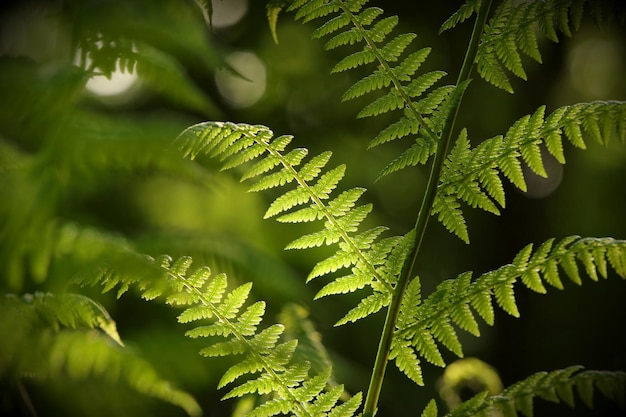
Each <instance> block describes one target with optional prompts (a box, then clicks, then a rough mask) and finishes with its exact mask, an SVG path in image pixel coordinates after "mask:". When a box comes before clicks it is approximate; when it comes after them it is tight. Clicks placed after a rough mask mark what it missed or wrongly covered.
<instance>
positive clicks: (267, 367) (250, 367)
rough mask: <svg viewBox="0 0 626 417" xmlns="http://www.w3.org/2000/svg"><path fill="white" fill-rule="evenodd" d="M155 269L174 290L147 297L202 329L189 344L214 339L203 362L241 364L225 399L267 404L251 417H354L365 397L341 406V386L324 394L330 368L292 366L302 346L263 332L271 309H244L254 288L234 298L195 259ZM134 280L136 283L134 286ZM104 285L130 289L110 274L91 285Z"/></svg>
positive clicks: (155, 289) (280, 329)
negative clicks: (229, 359)
mask: <svg viewBox="0 0 626 417" xmlns="http://www.w3.org/2000/svg"><path fill="white" fill-rule="evenodd" d="M153 262H154V264H156V265H158V266H159V268H161V269H162V270H164V271H165V272H166V274H167V284H168V285H166V286H155V285H153V284H152V285H151V286H150V288H149V289H148V290H147V291H145V292H144V293H143V297H144V298H146V299H154V298H157V297H162V298H164V299H165V302H166V303H167V304H169V305H171V306H173V307H184V310H183V311H182V312H181V313H180V314H179V315H178V322H179V323H196V322H200V323H203V324H202V325H200V324H199V325H197V327H194V328H192V329H190V330H188V331H187V332H186V333H185V335H186V336H187V337H190V338H199V337H202V338H210V340H211V344H210V345H209V346H207V347H205V348H203V349H202V350H201V351H200V354H201V355H202V356H206V357H225V356H232V355H234V356H236V357H237V362H236V363H235V364H234V365H232V366H231V367H230V368H228V369H227V370H226V372H225V373H224V375H223V376H222V377H221V379H220V381H219V383H218V388H223V387H225V386H227V385H230V384H237V385H236V386H235V387H233V388H231V389H230V391H228V392H227V393H226V394H225V395H224V397H223V399H229V398H238V397H243V396H246V395H250V394H258V395H263V396H267V397H268V400H267V401H265V402H263V403H261V404H259V405H258V406H257V407H256V408H254V409H252V410H250V412H249V413H248V415H253V416H274V415H278V414H285V413H288V412H290V413H293V414H294V415H297V416H315V415H322V414H325V413H331V415H342V416H352V415H354V412H355V411H356V409H357V408H358V407H359V405H360V402H361V394H357V395H355V396H354V397H352V398H351V399H349V400H347V401H346V402H344V403H342V404H339V405H338V404H337V402H338V401H339V399H340V398H341V396H342V394H343V392H344V389H343V386H342V385H335V386H334V387H332V388H330V389H329V390H327V391H326V392H323V391H324V390H325V387H326V386H327V384H328V382H329V380H330V379H331V368H330V366H327V367H326V368H325V369H324V370H323V371H321V372H318V373H317V374H315V375H313V376H309V371H310V368H311V365H310V363H309V362H308V361H304V360H302V361H295V360H293V359H294V353H295V351H296V348H297V345H298V340H297V339H290V340H281V339H284V338H283V337H282V336H283V333H284V331H285V326H284V325H282V324H273V325H271V326H269V327H266V328H265V329H262V330H261V329H259V328H258V325H259V324H260V323H261V321H262V319H263V315H264V314H265V302H263V301H257V302H255V303H252V304H250V305H248V306H246V307H244V304H245V303H246V301H247V300H248V298H249V296H250V290H251V288H252V284H251V283H246V284H243V285H240V286H238V287H235V288H233V289H230V290H229V288H228V287H229V285H228V280H227V277H226V275H225V274H223V273H222V274H219V275H217V276H215V277H212V276H211V270H210V269H209V268H208V267H206V266H203V267H199V268H197V269H195V270H193V271H190V267H191V264H192V259H191V258H190V257H182V258H178V259H177V260H175V261H173V260H172V258H171V257H169V256H161V257H159V258H158V259H156V260H154V261H153ZM136 279H137V277H136V276H134V277H133V278H132V280H133V281H134V280H136ZM148 280H149V278H144V279H140V280H139V282H140V285H141V286H144V285H146V283H147V282H148ZM100 282H104V283H105V289H110V288H113V287H114V286H116V285H121V287H122V288H124V289H125V288H127V287H128V285H129V281H128V280H127V279H125V276H124V275H119V274H115V273H105V274H102V275H101V276H99V277H98V276H96V277H94V278H92V279H90V280H89V281H88V283H90V284H99V283H100ZM118 294H119V292H118ZM214 336H219V337H220V338H221V339H220V340H221V341H216V340H215V339H214V338H213V337H214ZM246 377H247V379H246Z"/></svg>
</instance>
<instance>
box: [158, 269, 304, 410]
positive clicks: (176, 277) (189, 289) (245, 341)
mask: <svg viewBox="0 0 626 417" xmlns="http://www.w3.org/2000/svg"><path fill="white" fill-rule="evenodd" d="M168 275H170V276H171V277H172V278H173V279H174V280H175V281H177V282H180V283H182V285H183V286H184V288H185V289H186V290H187V292H189V293H193V294H195V295H196V296H197V297H198V299H199V300H200V302H201V303H202V305H204V306H205V307H208V308H209V309H210V310H211V313H213V314H214V315H215V317H216V318H217V319H218V320H219V321H221V322H223V323H225V324H226V325H227V326H228V328H229V329H230V331H231V333H232V334H233V335H234V336H235V337H236V338H237V340H239V341H240V342H242V343H243V344H244V345H246V346H247V348H248V352H251V353H252V354H253V355H254V357H255V358H256V359H257V360H259V361H260V362H261V363H262V364H263V368H264V369H265V371H266V372H267V373H268V374H270V375H271V376H272V378H273V379H274V380H276V381H278V382H279V383H280V385H281V387H282V389H283V394H285V395H286V396H287V397H288V398H289V400H290V401H292V402H293V403H294V404H296V405H297V407H298V408H299V409H300V411H301V412H302V413H303V414H301V415H304V416H309V417H314V416H313V415H311V414H310V413H309V410H308V409H307V407H306V406H305V405H304V404H302V402H301V401H300V400H298V398H297V397H296V396H295V395H294V394H293V392H292V391H291V389H290V388H289V385H288V384H287V382H285V381H284V380H283V378H282V377H281V376H280V375H279V374H277V373H276V372H274V369H273V367H272V365H271V364H270V363H269V362H268V361H267V359H266V358H265V357H264V356H263V355H261V354H259V352H258V351H257V350H256V349H255V347H254V346H253V344H252V343H250V341H249V340H248V339H247V338H246V337H245V336H244V335H243V334H242V333H241V332H240V331H239V330H238V328H237V326H235V325H234V324H233V323H232V322H231V321H230V320H229V319H228V318H227V317H226V316H224V315H223V314H221V312H220V311H219V309H218V308H217V307H215V305H214V304H213V303H211V301H210V300H209V299H208V297H207V296H206V295H205V294H204V293H203V292H202V291H200V289H199V288H196V287H194V286H193V285H190V284H189V283H187V280H186V279H185V278H184V277H182V276H180V275H179V274H174V273H172V272H171V271H168Z"/></svg>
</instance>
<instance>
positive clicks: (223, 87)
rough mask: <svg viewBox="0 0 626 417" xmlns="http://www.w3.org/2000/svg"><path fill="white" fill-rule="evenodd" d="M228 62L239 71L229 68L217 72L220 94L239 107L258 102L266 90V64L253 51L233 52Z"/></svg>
mask: <svg viewBox="0 0 626 417" xmlns="http://www.w3.org/2000/svg"><path fill="white" fill-rule="evenodd" d="M226 62H227V63H228V64H229V65H230V66H231V67H232V68H233V69H234V70H235V71H236V72H237V73H238V74H237V73H234V72H233V71H231V70H230V69H228V68H224V69H220V70H218V71H217V72H216V73H215V82H216V84H217V89H218V90H219V92H220V94H221V95H222V96H223V97H224V98H225V99H226V101H228V102H229V103H230V105H231V106H233V107H237V108H243V107H249V106H251V105H253V104H254V103H256V102H257V101H258V100H259V99H260V98H261V97H262V96H263V93H264V92H265V86H266V78H267V71H266V69H265V65H264V64H263V62H261V60H260V59H259V58H258V57H257V56H256V55H255V54H253V53H252V52H244V51H240V52H233V53H232V54H230V55H228V56H227V57H226Z"/></svg>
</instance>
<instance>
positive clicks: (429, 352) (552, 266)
mask: <svg viewBox="0 0 626 417" xmlns="http://www.w3.org/2000/svg"><path fill="white" fill-rule="evenodd" d="M609 265H610V266H611V267H612V268H613V270H614V271H615V272H616V273H617V275H618V276H620V277H622V278H623V279H626V241H623V240H614V239H611V238H601V239H596V238H585V239H581V238H579V237H577V236H570V237H568V238H565V239H563V240H561V241H560V242H558V243H556V244H555V242H554V239H550V240H548V241H546V242H544V243H543V244H541V245H540V246H539V247H538V248H537V250H536V251H535V252H534V253H532V245H528V246H526V247H525V248H524V249H522V250H521V251H520V252H519V253H518V254H517V255H516V257H515V259H514V260H513V262H512V263H511V264H509V265H505V266H503V267H501V268H499V269H497V270H495V271H491V272H488V273H485V274H483V275H481V276H480V277H478V278H477V279H476V280H474V281H472V273H471V272H466V273H463V274H461V275H459V276H458V277H457V278H455V279H452V280H447V281H444V282H442V283H441V284H439V285H438V287H437V289H436V290H435V291H434V292H433V293H432V294H430V296H429V297H428V298H426V299H425V300H423V302H420V297H419V296H418V290H417V288H414V289H411V288H412V286H414V285H419V284H414V282H415V281H417V280H413V281H411V283H410V284H409V290H408V291H407V293H406V294H405V296H404V299H403V303H402V306H401V310H400V315H399V318H398V322H397V323H398V324H397V326H396V332H395V335H394V340H393V344H392V357H394V358H396V364H397V366H398V368H399V369H400V370H402V371H403V372H405V373H406V374H407V376H409V377H410V378H411V379H413V380H415V381H416V382H418V383H419V382H420V379H419V378H417V379H416V372H418V371H417V370H416V369H415V368H411V369H410V370H407V369H408V368H407V366H406V361H407V360H408V359H407V358H409V357H410V356H409V355H410V352H409V351H408V349H407V347H408V346H411V347H412V350H413V356H414V359H412V362H413V363H414V366H418V365H417V364H418V362H419V360H418V358H419V357H423V358H425V359H426V360H427V361H428V362H430V363H432V364H434V365H437V366H445V363H444V361H443V358H442V356H441V352H440V351H439V346H438V344H441V345H443V346H445V347H446V348H447V349H448V350H450V351H451V352H453V353H455V354H456V355H458V356H460V357H462V356H463V352H462V349H461V345H460V343H459V340H458V337H457V331H456V329H455V326H456V327H458V328H461V329H463V330H466V331H468V332H470V333H472V334H473V335H475V336H479V335H480V332H479V328H478V324H477V321H476V317H475V315H474V312H476V313H478V315H479V316H480V317H481V318H482V319H483V320H484V321H485V322H486V323H487V324H489V325H493V323H494V318H495V315H494V309H493V300H494V299H495V302H496V304H497V305H498V306H499V307H500V308H502V309H503V310H504V311H506V312H507V313H508V314H510V315H513V316H515V317H517V316H519V311H518V309H517V305H516V302H515V294H514V284H515V283H516V282H517V281H518V280H519V281H521V282H522V284H523V285H524V286H525V287H527V288H529V289H531V290H533V291H535V292H538V293H545V292H546V288H545V284H548V285H550V286H552V287H555V288H558V289H562V288H563V283H562V281H561V273H560V272H559V268H560V269H561V270H562V271H563V272H564V273H565V275H566V276H567V277H568V278H569V279H570V280H571V281H572V282H574V283H575V284H577V285H580V284H582V280H581V272H580V266H582V269H584V271H585V272H586V274H587V275H588V276H589V277H590V278H591V279H592V280H594V281H597V280H598V279H599V277H602V278H607V277H608V273H609V268H608V266H609ZM472 310H473V311H472ZM399 359H400V361H399Z"/></svg>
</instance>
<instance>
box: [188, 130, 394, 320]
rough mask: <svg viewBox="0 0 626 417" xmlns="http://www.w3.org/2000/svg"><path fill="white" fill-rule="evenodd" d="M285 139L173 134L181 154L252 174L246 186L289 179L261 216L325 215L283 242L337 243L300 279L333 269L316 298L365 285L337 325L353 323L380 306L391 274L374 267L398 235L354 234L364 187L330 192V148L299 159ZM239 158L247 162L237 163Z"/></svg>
mask: <svg viewBox="0 0 626 417" xmlns="http://www.w3.org/2000/svg"><path fill="white" fill-rule="evenodd" d="M290 141H291V137H289V136H279V137H274V134H273V132H272V131H271V130H269V129H268V128H267V127H264V126H250V125H245V124H234V123H220V122H206V123H200V124H198V125H195V126H192V127H190V128H188V129H187V130H185V131H184V132H183V133H182V134H181V135H180V136H179V139H178V143H179V147H180V148H181V149H182V150H183V151H184V152H185V154H186V155H187V156H190V157H192V158H193V157H195V156H196V155H197V154H198V153H199V152H206V153H208V154H209V155H211V156H214V157H218V158H221V159H223V161H224V164H225V165H224V167H225V168H237V167H242V168H243V169H244V173H243V175H242V178H243V179H253V178H259V179H257V180H256V181H257V182H256V183H255V185H253V186H252V187H251V190H252V191H257V190H260V189H270V188H276V187H280V186H283V185H287V184H292V183H293V184H295V188H292V189H290V190H288V191H286V192H284V193H283V194H282V195H280V196H279V197H277V198H276V199H275V200H274V201H273V202H272V203H271V204H270V206H269V208H268V209H267V211H266V213H265V218H269V217H277V220H278V221H280V222H289V223H296V222H297V223H299V222H313V221H317V220H324V224H323V228H322V229H321V230H318V231H315V232H313V233H310V234H307V235H304V236H301V237H299V238H297V239H295V240H294V241H292V242H291V243H289V244H288V245H287V248H288V249H304V248H311V247H318V246H323V245H334V244H338V246H339V250H338V251H337V252H336V253H335V254H333V255H331V256H330V257H328V258H327V259H325V260H322V261H320V262H319V263H318V264H317V265H315V267H314V268H313V270H312V271H311V273H310V274H309V276H308V278H307V280H311V279H314V278H317V277H320V276H325V275H329V274H332V273H335V272H337V273H338V274H339V276H338V277H336V278H335V279H334V280H333V281H332V282H330V283H329V284H327V285H326V286H325V287H324V288H323V289H322V290H321V291H320V292H319V293H318V294H317V296H316V297H323V296H326V295H331V294H343V293H349V292H353V291H356V290H359V289H362V288H365V287H369V288H370V289H371V290H372V291H373V293H372V294H371V295H370V296H369V297H368V298H366V299H367V300H368V301H367V302H366V301H364V302H363V303H365V304H361V305H360V306H359V307H357V308H356V310H353V311H351V312H350V313H348V316H346V317H344V319H342V320H340V321H339V322H340V323H344V322H347V321H354V320H356V319H358V318H361V317H364V315H367V314H372V313H374V312H376V311H379V310H380V309H381V308H382V307H384V306H386V305H387V303H388V300H389V299H390V294H391V292H392V290H393V282H394V280H395V278H396V276H397V274H396V275H394V273H391V271H389V270H384V269H381V268H380V267H379V265H383V264H384V263H385V257H386V256H387V255H389V254H390V253H391V252H392V250H393V245H394V244H395V243H397V242H398V240H397V239H391V240H389V239H387V240H378V239H379V236H380V234H381V233H383V232H384V231H385V230H386V228H383V227H373V228H371V229H367V230H364V231H360V230H359V228H360V225H361V224H362V223H363V222H364V221H365V219H366V218H367V216H368V214H369V213H370V211H371V210H372V206H371V204H364V205H358V200H359V198H360V197H361V196H362V195H363V193H364V192H365V189H363V188H352V189H349V190H347V191H343V192H341V193H339V194H338V195H335V194H336V192H335V189H336V188H337V186H338V185H339V183H340V181H341V180H342V179H343V176H344V173H345V166H344V165H339V166H338V167H336V168H332V169H328V168H327V167H326V166H327V164H328V163H329V160H330V156H331V153H330V152H324V153H321V154H319V155H317V156H313V157H311V158H309V159H308V160H306V158H305V157H306V155H307V151H306V150H305V149H295V150H292V151H287V150H286V147H287V145H288V144H289V142H290ZM246 163H248V165H247V166H246V167H243V165H244V164H246ZM346 269H348V270H349V272H346V271H345V270H346ZM394 272H395V271H394ZM366 313H367V314H366Z"/></svg>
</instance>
